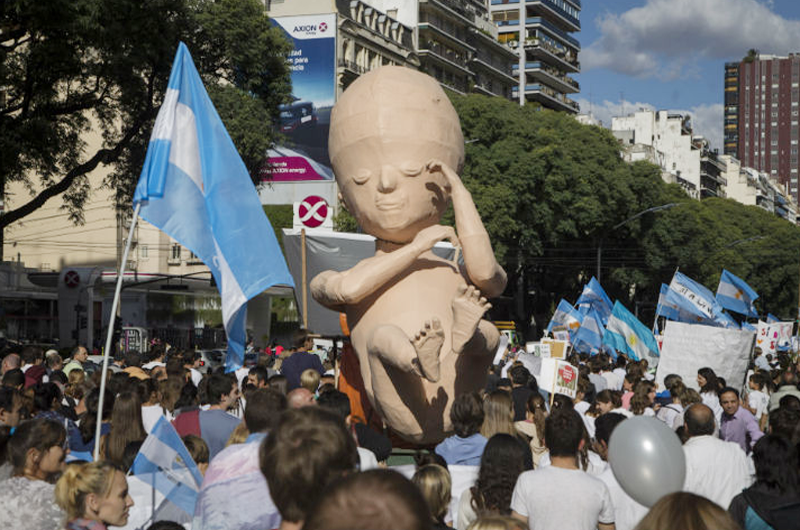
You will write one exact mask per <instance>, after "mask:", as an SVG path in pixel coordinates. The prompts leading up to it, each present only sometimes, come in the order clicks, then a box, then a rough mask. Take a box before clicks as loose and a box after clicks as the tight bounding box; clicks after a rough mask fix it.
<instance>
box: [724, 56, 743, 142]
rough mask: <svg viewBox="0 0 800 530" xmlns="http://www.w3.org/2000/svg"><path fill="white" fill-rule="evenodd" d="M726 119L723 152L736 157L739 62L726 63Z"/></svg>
mask: <svg viewBox="0 0 800 530" xmlns="http://www.w3.org/2000/svg"><path fill="white" fill-rule="evenodd" d="M724 121H725V123H724V124H723V129H724V130H723V135H724V140H723V143H724V146H723V152H724V153H725V154H726V155H731V156H734V157H735V156H736V152H737V150H738V148H739V147H738V146H739V63H725V118H724Z"/></svg>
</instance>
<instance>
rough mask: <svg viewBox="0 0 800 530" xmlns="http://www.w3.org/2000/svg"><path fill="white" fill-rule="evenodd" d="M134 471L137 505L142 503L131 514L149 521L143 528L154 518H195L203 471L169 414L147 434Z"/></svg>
mask: <svg viewBox="0 0 800 530" xmlns="http://www.w3.org/2000/svg"><path fill="white" fill-rule="evenodd" d="M130 474H131V476H129V477H128V484H129V487H130V488H131V494H132V495H135V496H134V501H135V504H134V508H136V504H139V506H138V508H137V509H136V511H134V510H133V509H132V510H131V512H132V513H131V515H132V516H133V518H134V520H135V521H136V522H137V523H144V522H147V524H143V525H142V528H146V527H147V526H149V523H152V522H154V521H161V520H170V521H176V522H181V523H183V522H188V521H191V520H192V516H193V515H194V508H195V504H196V503H197V496H198V494H199V493H200V485H201V484H202V483H203V475H202V474H201V473H200V470H199V469H198V467H197V464H195V462H194V460H192V456H191V455H190V454H189V450H188V449H186V446H185V445H184V444H183V441H181V438H180V436H179V435H178V432H177V431H176V430H175V428H174V427H173V426H172V424H171V423H170V422H169V421H167V419H166V418H164V417H161V418H159V419H158V422H156V424H155V425H154V426H153V430H152V431H150V434H149V435H148V436H147V438H145V440H144V443H143V444H142V446H141V448H140V449H139V453H138V454H137V455H136V458H135V459H134V461H133V465H132V466H131V471H130ZM137 497H138V498H137ZM130 522H131V521H129V523H130Z"/></svg>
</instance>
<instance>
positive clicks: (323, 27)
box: [319, 22, 328, 33]
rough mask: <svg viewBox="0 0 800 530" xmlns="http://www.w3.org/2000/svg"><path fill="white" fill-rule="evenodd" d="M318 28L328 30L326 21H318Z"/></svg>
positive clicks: (323, 30)
mask: <svg viewBox="0 0 800 530" xmlns="http://www.w3.org/2000/svg"><path fill="white" fill-rule="evenodd" d="M319 30H320V31H322V32H323V33H324V32H325V31H327V30H328V25H327V24H326V23H324V22H322V23H320V25H319Z"/></svg>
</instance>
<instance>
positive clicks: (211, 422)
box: [200, 409, 241, 461]
mask: <svg viewBox="0 0 800 530" xmlns="http://www.w3.org/2000/svg"><path fill="white" fill-rule="evenodd" d="M240 421H241V420H240V419H239V418H237V417H236V416H233V415H231V414H228V413H227V412H225V411H224V410H218V409H213V410H201V411H200V437H201V438H203V440H205V442H206V444H207V445H208V458H209V461H210V460H211V459H212V458H214V457H215V456H217V453H219V452H220V451H222V450H223V449H225V444H226V443H228V438H230V437H231V433H232V432H233V430H234V429H235V428H236V426H237V425H239V422H240Z"/></svg>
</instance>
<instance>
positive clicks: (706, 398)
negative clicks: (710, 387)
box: [700, 392, 722, 425]
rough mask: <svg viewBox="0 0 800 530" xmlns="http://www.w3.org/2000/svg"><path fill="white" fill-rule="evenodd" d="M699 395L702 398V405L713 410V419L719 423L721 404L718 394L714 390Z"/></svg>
mask: <svg viewBox="0 0 800 530" xmlns="http://www.w3.org/2000/svg"><path fill="white" fill-rule="evenodd" d="M700 397H701V398H702V399H703V405H705V406H707V407H708V408H710V409H711V410H712V411H714V421H716V422H717V425H719V420H720V419H721V418H722V405H720V404H719V396H718V395H717V394H716V392H703V393H701V394H700Z"/></svg>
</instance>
